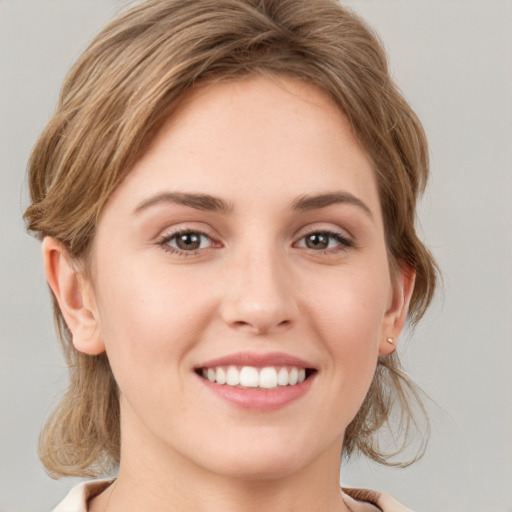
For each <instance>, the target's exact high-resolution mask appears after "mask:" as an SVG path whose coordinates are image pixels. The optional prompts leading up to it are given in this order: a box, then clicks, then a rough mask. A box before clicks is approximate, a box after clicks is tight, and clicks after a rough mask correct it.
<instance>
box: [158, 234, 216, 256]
mask: <svg viewBox="0 0 512 512" xmlns="http://www.w3.org/2000/svg"><path fill="white" fill-rule="evenodd" d="M159 243H160V245H161V246H162V247H163V248H164V249H166V250H168V251H170V252H174V253H180V252H181V253H186V252H189V253H193V252H195V251H199V250H201V249H207V248H209V247H211V246H212V245H213V242H212V239H211V238H210V237H209V236H208V235H205V234H204V233H201V232H199V231H180V232H178V233H174V234H172V235H168V236H165V237H164V238H163V239H162V240H161V241H160V242H159Z"/></svg>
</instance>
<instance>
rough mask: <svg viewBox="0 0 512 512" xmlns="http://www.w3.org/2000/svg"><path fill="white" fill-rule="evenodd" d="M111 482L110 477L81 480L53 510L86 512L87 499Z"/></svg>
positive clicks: (57, 511)
mask: <svg viewBox="0 0 512 512" xmlns="http://www.w3.org/2000/svg"><path fill="white" fill-rule="evenodd" d="M111 483H112V480H111V479H110V480H93V481H91V482H82V483H81V484H78V485H77V486H75V487H73V489H71V491H69V493H68V495H67V496H66V497H65V498H64V500H63V501H62V502H61V503H60V504H59V505H58V506H57V508H55V509H54V510H53V512H87V502H88V501H89V499H90V498H92V497H93V496H96V495H97V494H99V493H100V492H102V491H103V490H105V489H106V488H107V487H108V486H109V485H110V484H111Z"/></svg>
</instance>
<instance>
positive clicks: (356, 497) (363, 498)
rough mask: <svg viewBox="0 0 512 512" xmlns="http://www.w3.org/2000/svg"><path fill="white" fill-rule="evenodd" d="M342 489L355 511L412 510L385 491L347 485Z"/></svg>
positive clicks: (396, 511)
mask: <svg viewBox="0 0 512 512" xmlns="http://www.w3.org/2000/svg"><path fill="white" fill-rule="evenodd" d="M342 491H343V495H344V497H345V498H346V501H347V504H348V505H349V506H350V507H352V509H353V512H379V511H382V512H412V511H411V510H410V509H408V508H407V507H404V506H403V505H401V504H400V503H398V501H396V500H395V499H394V498H392V497H391V496H390V495H389V494H386V493H384V492H377V491H370V490H367V489H351V488H345V487H344V488H343V489H342Z"/></svg>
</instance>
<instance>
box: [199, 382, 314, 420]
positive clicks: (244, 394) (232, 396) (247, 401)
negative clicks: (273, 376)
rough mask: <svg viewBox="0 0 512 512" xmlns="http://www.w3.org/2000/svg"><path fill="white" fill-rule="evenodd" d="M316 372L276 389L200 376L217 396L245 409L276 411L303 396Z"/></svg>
mask: <svg viewBox="0 0 512 512" xmlns="http://www.w3.org/2000/svg"><path fill="white" fill-rule="evenodd" d="M314 377H315V374H313V375H310V376H309V377H308V378H307V379H306V380H305V381H304V382H301V383H300V384H296V385H295V386H284V387H282V388H275V389H261V388H236V387H233V386H228V385H226V384H217V383H215V382H211V381H209V380H207V379H204V378H202V377H199V376H198V378H199V379H201V381H202V382H203V384H204V385H205V386H206V387H207V388H208V389H209V390H210V391H212V392H213V393H215V395H216V396H218V397H219V398H221V399H222V400H224V401H226V402H229V403H231V404H233V405H235V406H237V407H241V408H243V409H252V410H256V411H275V410H276V409H280V408H282V407H284V406H286V405H288V404H289V403H291V402H294V401H295V400H298V399H299V398H301V397H303V396H304V395H305V394H306V393H307V392H308V390H309V389H310V387H311V384H312V381H313V379H314Z"/></svg>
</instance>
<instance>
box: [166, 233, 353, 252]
mask: <svg viewBox="0 0 512 512" xmlns="http://www.w3.org/2000/svg"><path fill="white" fill-rule="evenodd" d="M182 235H198V236H199V238H203V237H206V238H208V239H209V240H210V242H211V245H210V246H209V247H206V248H201V247H199V248H198V249H194V250H190V251H187V250H182V249H179V248H176V247H173V246H171V245H169V242H171V241H172V240H175V239H176V238H177V237H179V236H182ZM311 235H322V236H326V237H327V238H329V239H334V240H335V241H336V242H337V243H338V245H337V246H335V247H331V248H326V249H323V250H315V249H311V248H309V249H310V250H312V251H313V252H316V253H320V254H337V253H339V252H342V251H346V250H348V249H350V248H353V247H355V246H356V244H355V242H354V241H353V240H351V239H350V238H348V237H346V236H344V235H342V234H341V233H338V232H336V231H329V230H322V229H312V230H311V231H309V232H307V233H304V234H303V235H302V236H301V237H300V239H299V240H298V241H297V242H295V243H294V244H293V246H296V245H297V244H298V243H299V242H300V241H302V240H304V239H306V238H307V237H309V236H311ZM157 243H158V245H159V246H160V247H161V248H162V249H163V250H164V251H166V252H168V253H171V254H175V255H178V256H183V257H187V256H195V255H197V254H198V253H199V252H200V251H205V250H209V249H212V248H215V246H216V247H221V246H222V245H221V243H220V242H216V241H215V240H214V239H213V238H212V237H211V236H209V235H207V234H206V233H203V232H202V231H195V230H192V229H183V230H180V231H176V232H174V233H171V234H166V235H163V236H162V237H161V238H160V239H159V240H158V242H157ZM328 243H329V242H328ZM305 248H307V247H305Z"/></svg>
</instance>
